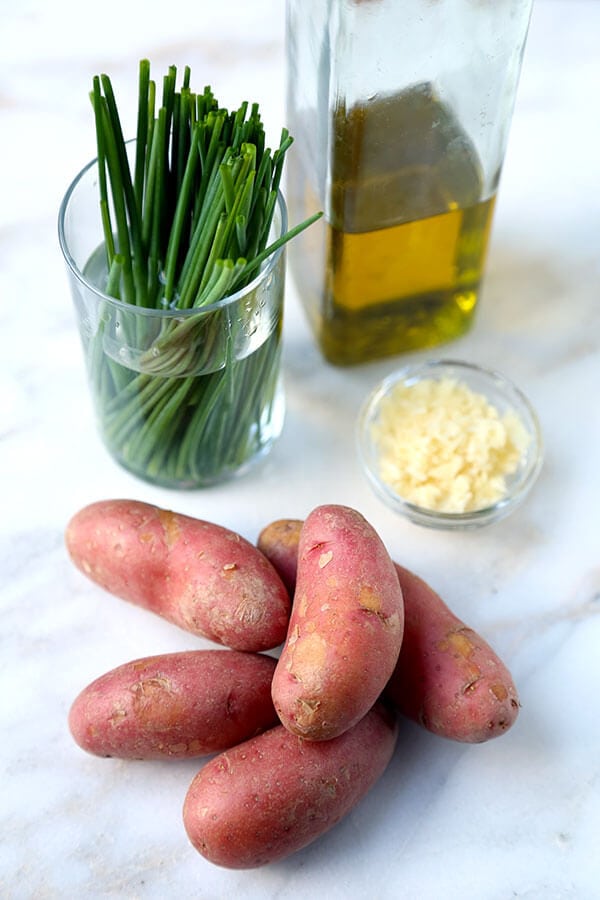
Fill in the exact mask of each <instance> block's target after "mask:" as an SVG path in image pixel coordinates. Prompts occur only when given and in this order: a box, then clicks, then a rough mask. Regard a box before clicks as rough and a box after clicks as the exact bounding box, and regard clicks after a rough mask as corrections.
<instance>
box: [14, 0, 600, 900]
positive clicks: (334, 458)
mask: <svg viewBox="0 0 600 900" xmlns="http://www.w3.org/2000/svg"><path fill="white" fill-rule="evenodd" d="M282 6H283V4H282V3H281V2H279V0H255V2H253V3H252V4H245V3H234V4H209V3H207V2H200V3H191V2H185V0H172V2H171V3H169V4H168V5H165V4H164V3H160V4H159V3H157V2H154V0H153V2H145V3H142V2H140V0H135V2H131V3H123V2H118V3H117V2H115V0H106V2H104V3H103V4H88V3H78V4H76V3H74V2H67V0H55V2H53V3H52V4H46V3H44V2H42V0H23V2H21V3H18V4H17V3H12V4H8V3H2V9H1V14H0V15H1V19H0V21H1V27H0V134H1V136H2V143H1V146H2V149H1V151H0V154H1V155H0V158H1V160H2V165H1V166H0V198H1V200H0V296H1V300H2V303H1V308H2V341H1V344H2V353H1V356H0V372H1V381H0V472H1V493H0V496H1V507H2V516H1V517H0V531H1V539H0V541H1V543H0V548H1V549H0V566H1V570H0V590H1V616H2V619H1V621H2V625H1V632H0V646H1V651H0V659H1V661H2V664H1V666H0V697H1V701H0V717H1V718H0V724H1V733H2V739H1V741H0V760H1V766H2V800H1V803H0V835H1V836H2V837H1V841H0V895H1V896H2V897H5V898H36V900H38V898H40V900H42V898H43V900H46V898H67V897H85V898H96V897H98V898H104V897H123V898H156V900H158V898H165V897H186V898H187V897H190V898H196V897H197V898H210V900H218V898H229V897H244V898H260V900H266V898H275V897H277V898H308V897H314V896H327V897H328V898H331V900H334V898H342V897H343V898H345V900H347V898H367V897H368V898H371V897H377V898H380V900H381V898H407V900H412V898H415V900H416V898H420V900H459V898H460V900H508V898H513V897H519V898H528V900H558V898H561V900H562V898H575V900H593V898H597V897H599V896H600V853H599V852H598V850H599V847H598V842H599V835H600V753H599V750H600V716H599V715H598V684H599V683H600V652H599V651H600V616H599V615H598V613H599V612H600V528H599V524H598V523H599V517H598V508H599V501H600V495H599V482H598V462H597V461H598V454H599V452H600V425H599V422H600V414H599V409H598V395H599V393H600V265H599V261H600V242H599V235H600V200H599V197H600V167H599V164H598V147H599V146H600V125H599V123H600V119H599V118H598V115H597V88H598V84H599V83H600V62H599V57H598V35H599V34H600V2H596V0H587V2H586V0H536V4H535V9H534V14H533V19H532V23H531V29H530V35H529V41H528V45H527V50H526V55H525V62H524V68H523V74H522V78H521V84H520V90H519V96H518V100H517V106H516V111H515V118H514V123H513V128H512V131H511V137H510V143H509V151H508V155H507V160H506V165H505V169H504V175H503V179H502V184H501V190H500V198H499V202H498V207H497V214H496V220H495V227H494V231H493V237H492V245H491V251H490V259H489V267H488V275H487V280H486V285H485V291H484V296H483V301H482V306H481V310H480V314H479V316H478V318H477V322H476V324H475V327H474V328H473V330H472V331H471V333H470V334H469V335H468V336H466V337H464V338H463V339H461V340H459V341H457V342H456V343H454V344H453V345H452V346H451V347H449V348H444V353H445V355H452V356H454V357H460V358H463V359H467V360H471V361H475V362H483V363H487V364H490V365H492V366H494V367H497V368H499V369H501V370H502V371H504V372H506V373H507V374H508V375H510V376H511V377H512V378H513V379H514V380H516V382H517V383H518V384H519V385H520V386H521V387H522V388H523V389H524V390H525V392H526V393H527V394H528V395H529V397H530V398H531V400H532V401H533V403H534V405H535V406H536V408H537V411H538V414H539V417H540V420H541V423H542V427H543V431H544V435H545V443H546V461H545V466H544V469H543V472H542V474H541V477H540V479H539V482H538V484H537V485H536V487H535V489H534V491H533V493H532V494H531V495H530V497H529V499H528V500H527V502H526V504H525V505H524V507H523V508H522V509H521V510H519V511H518V512H517V513H515V514H514V515H513V516H512V517H511V518H509V519H508V520H506V521H504V522H501V523H499V524H497V525H494V526H491V527H490V528H488V529H484V530H481V531H479V532H477V533H462V534H448V533H441V532H431V531H427V530H424V529H422V528H419V527H417V526H414V525H411V524H409V523H406V522H403V521H399V520H398V519H397V518H396V517H395V516H394V514H393V513H391V512H390V511H389V510H387V509H386V508H385V507H383V506H382V504H381V503H380V501H379V500H378V499H377V498H375V497H374V495H373V494H372V493H371V491H370V488H369V486H368V485H367V483H366V481H365V479H364V477H363V476H362V474H361V472H360V470H359V467H358V463H357V459H356V455H355V451H354V443H353V427H354V421H355V416H356V412H357V409H358V406H359V404H360V401H361V400H362V398H363V396H364V395H365V394H366V392H367V391H368V390H370V389H371V387H372V386H373V385H374V384H375V382H376V381H378V380H379V378H380V377H382V376H383V375H384V374H387V373H388V372H389V371H391V370H392V369H393V368H394V367H395V366H396V365H397V364H398V360H387V361H385V362H381V363H375V364H372V365H369V366H364V367H361V368H358V369H352V370H336V369H334V368H332V367H330V366H328V365H327V364H325V363H324V362H323V361H322V360H321V358H320V357H319V354H318V352H317V350H316V349H315V346H314V344H313V342H312V338H311V336H310V334H309V332H308V329H307V326H306V323H305V321H304V318H303V315H302V313H301V311H300V308H299V304H298V299H297V296H296V293H295V289H294V285H293V284H292V283H289V284H288V293H287V314H286V323H285V334H284V337H285V352H284V372H285V382H286V391H287V418H286V424H285V428H284V433H283V435H282V437H281V439H280V441H279V442H278V444H277V445H276V447H275V448H274V450H273V452H272V454H271V455H270V456H269V458H268V459H267V460H266V461H265V463H264V465H262V466H261V467H260V468H259V469H256V470H255V471H254V472H252V473H251V474H249V475H248V476H247V477H245V478H244V479H241V480H239V481H237V482H235V483H230V484H227V485H223V486H220V487H215V488H212V489H210V490H206V491H202V492H192V493H175V492H171V491H167V490H163V489H159V488H152V487H150V486H148V485H146V484H144V483H142V482H140V481H137V480H136V479H134V478H133V477H131V476H130V475H128V474H127V473H126V472H124V471H122V470H121V469H120V468H119V467H118V466H117V465H116V464H115V463H113V461H112V460H111V459H110V458H109V457H108V456H107V454H106V452H105V451H104V449H103V447H102V445H101V444H100V441H99V439H98V436H97V434H96V431H95V425H94V421H93V418H92V414H91V408H90V403H89V397H88V392H87V387H86V384H85V379H84V373H83V360H82V355H81V350H80V345H79V339H78V336H77V333H76V329H75V322H74V316H73V310H72V307H71V299H70V296H69V292H68V284H67V279H66V275H65V272H64V268H63V262H62V258H61V256H60V251H59V248H58V243H57V237H56V216H57V210H58V206H59V203H60V200H61V197H62V194H63V192H64V190H65V188H66V186H67V184H68V182H69V181H70V179H71V177H72V176H73V175H74V174H75V172H76V171H77V170H78V169H79V168H80V167H81V166H82V165H83V163H85V162H86V161H87V160H88V159H89V158H90V157H91V156H92V155H93V151H94V147H93V141H94V137H93V129H92V119H91V113H90V107H89V103H88V99H87V92H88V89H89V86H90V83H91V77H92V75H93V74H95V73H97V72H100V71H107V72H109V73H110V74H111V75H112V77H113V79H114V80H115V82H116V84H117V87H118V89H119V90H120V96H121V97H122V104H123V110H124V115H125V116H127V115H128V114H133V108H134V92H133V85H134V80H135V72H136V68H137V61H138V59H139V58H140V57H142V56H148V57H149V58H150V59H151V60H152V62H153V66H154V71H155V72H162V71H164V70H165V69H166V67H167V66H168V65H169V64H170V63H172V62H175V63H177V64H179V65H181V66H183V65H184V64H186V63H189V64H190V65H191V66H192V72H193V74H194V76H195V78H196V79H197V80H198V81H201V82H210V83H212V84H213V86H214V87H215V89H216V90H217V92H218V93H219V94H220V96H221V97H222V98H223V102H224V103H226V104H229V103H231V104H233V103H236V102H238V101H239V100H240V99H242V98H241V97H240V93H239V91H240V86H241V90H242V92H243V95H244V96H248V97H250V98H251V99H254V98H256V99H259V100H260V102H261V106H262V109H263V114H264V118H265V121H266V123H267V129H272V133H273V134H278V132H279V128H280V125H281V123H282V121H283V80H282V72H283V41H282V39H283V21H282ZM424 356H425V354H414V355H413V356H412V357H410V358H417V359H420V358H423V357H424ZM119 496H120V497H134V498H136V499H141V500H147V501H150V502H155V503H158V504H160V505H162V506H167V507H171V508H173V509H176V510H178V511H181V512H186V513H189V514H191V515H196V516H199V517H201V518H207V519H211V520H213V521H215V522H218V523H220V524H223V525H227V526H229V527H231V528H234V529H235V530H236V531H239V532H240V533H241V534H243V535H244V536H245V537H247V538H249V539H250V540H255V539H256V536H257V535H258V532H259V530H260V529H261V527H262V526H263V525H264V524H265V523H266V522H268V521H270V520H271V519H275V518H279V517H282V516H294V517H302V516H304V515H306V513H307V512H308V511H309V510H310V509H311V508H313V507H314V506H316V505H318V504H320V503H324V502H334V503H347V504H349V505H352V506H355V507H356V508H357V509H359V510H361V511H362V512H363V513H364V515H366V516H367V518H369V519H370V521H371V522H372V523H373V524H374V525H375V527H376V528H377V529H378V530H379V532H380V534H381V535H382V537H383V538H384V540H385V542H386V544H387V545H388V548H389V549H390V552H391V554H392V556H394V557H395V558H396V559H398V560H399V561H401V562H403V563H404V564H406V565H407V566H409V567H412V568H413V569H414V570H416V571H417V572H419V573H420V574H421V575H422V576H423V577H425V578H426V579H427V580H429V581H430V583H431V584H432V585H433V586H434V587H435V588H436V589H437V590H438V591H439V592H440V593H441V594H442V596H443V597H444V598H445V600H446V601H447V603H449V604H450V606H452V608H453V609H454V610H455V611H456V612H457V613H458V614H459V615H460V616H461V617H462V618H464V619H465V620H466V621H467V622H468V623H469V624H471V625H472V626H474V627H475V628H477V629H478V630H479V631H480V632H481V633H482V634H483V635H484V636H485V637H486V638H487V639H488V640H489V641H491V643H492V644H493V645H494V646H495V647H496V649H497V650H498V651H499V652H500V653H501V655H502V656H503V657H504V658H505V660H506V661H507V662H508V664H509V666H510V667H511V670H512V672H513V674H514V677H515V680H516V682H517V685H518V688H519V691H520V696H521V702H522V710H521V713H520V716H519V719H518V721H517V723H516V725H515V726H514V728H513V729H512V730H511V731H510V732H509V733H508V734H506V735H505V736H503V737H502V738H500V739H498V740H496V741H492V742H490V743H488V744H485V745H480V746H463V745H457V744H453V743H451V742H449V741H444V740H442V739H440V738H435V737H433V736H432V735H429V734H427V733H425V732H423V731H422V730H420V729H419V728H417V726H413V725H411V724H408V723H403V724H402V726H401V731H400V737H399V742H398V747H397V751H396V753H395V756H394V758H393V761H392V762H391V764H390V767H389V769H388V770H387V772H386V773H385V775H384V776H383V778H382V779H381V781H380V782H379V783H378V784H377V785H376V787H375V788H374V789H373V790H372V792H371V793H370V794H369V795H368V796H367V798H366V799H365V800H364V802H362V803H361V804H360V806H359V807H357V808H356V809H355V810H354V811H353V812H352V813H351V814H350V815H349V816H348V817H347V818H346V819H345V820H344V821H343V822H342V823H340V824H339V825H338V826H337V827H336V828H335V829H334V830H333V831H331V832H330V833H329V834H328V835H326V836H325V837H323V838H322V839H321V840H319V841H318V842H316V843H314V844H313V845H312V846H310V847H309V848H307V849H305V850H303V851H301V852H299V853H298V854H296V855H295V856H293V857H291V858H289V859H288V860H287V861H285V862H282V863H279V864H277V865H273V866H271V867H267V868H264V869H260V870H254V871H250V872H232V871H228V870H225V869H219V868H216V867H214V866H212V865H210V864H209V863H207V862H206V861H204V860H203V859H202V858H201V857H200V856H199V855H198V854H197V853H196V852H195V851H194V850H193V848H192V847H191V845H190V844H189V842H188V840H187V838H186V835H185V833H184V830H183V826H182V821H181V806H182V801H183V798H184V795H185V792H186V790H187V787H188V784H189V782H190V781H191V778H192V776H193V775H194V774H195V772H196V771H197V769H198V768H199V767H200V763H199V762H198V761H191V762H184V763H174V764H166V763H164V764H161V763H132V762H119V761H115V760H101V759H96V758H94V757H91V756H88V755H86V754H84V753H83V752H82V751H81V750H80V749H79V748H78V747H77V746H76V745H75V744H74V743H73V741H72V740H71V738H70V735H69V733H68V729H67V724H66V722H67V712H68V709H69V706H70V704H71V702H72V700H73V699H74V697H75V695H76V694H77V693H78V692H79V690H80V689H81V688H82V687H83V686H84V685H85V684H87V683H88V682H89V681H91V680H92V679H93V678H95V677H96V676H97V675H99V674H101V673H102V672H104V671H106V670H108V669H109V668H112V667H113V666H115V665H118V664H119V663H121V662H125V661H127V660H129V659H133V658H135V657H139V656H143V655H147V654H151V653H158V652H163V651H170V650H178V649H186V648H193V647H197V646H198V642H197V641H196V640H195V639H193V638H192V637H191V636H189V635H186V634H185V633H184V632H180V631H178V630H177V629H176V628H174V627H172V626H170V625H168V624H167V623H165V622H162V621H160V620H157V619H155V618H153V617H152V616H151V615H150V614H148V613H145V612H143V611H141V610H138V609H136V608H133V607H131V606H129V605H127V604H124V603H122V602H121V601H119V600H116V599H115V598H113V597H111V596H109V595H107V594H105V593H104V592H102V591H101V590H100V589H99V588H96V587H95V586H94V585H92V584H91V583H89V582H87V581H86V580H85V579H84V578H83V576H81V575H80V574H79V573H78V572H77V571H75V570H74V569H73V567H72V566H71V564H70V563H69V561H68V559H67V557H66V553H65V550H64V546H63V531H64V527H65V524H66V522H67V520H68V518H69V517H70V516H71V515H72V514H73V513H74V512H75V511H76V510H77V509H78V508H79V507H80V506H82V505H84V504H85V503H88V502H90V501H93V500H96V499H101V498H107V497H119Z"/></svg>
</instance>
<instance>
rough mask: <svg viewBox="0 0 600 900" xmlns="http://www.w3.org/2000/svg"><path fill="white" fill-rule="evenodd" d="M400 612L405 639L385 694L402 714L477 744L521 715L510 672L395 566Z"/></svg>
mask: <svg viewBox="0 0 600 900" xmlns="http://www.w3.org/2000/svg"><path fill="white" fill-rule="evenodd" d="M396 569H397V572H398V578H399V580H400V583H401V585H402V592H403V595H404V607H405V630H404V642H403V644H402V649H401V651H400V656H399V659H398V663H397V665H396V668H395V669H394V673H393V675H392V677H391V679H390V681H389V682H388V684H387V686H386V690H385V695H386V696H387V698H388V699H389V700H390V701H391V702H392V703H393V704H394V705H395V706H396V708H397V709H398V710H399V712H401V713H402V714H403V715H405V716H407V717H408V718H410V719H413V720H414V721H416V722H418V723H420V724H421V725H423V727H424V728H427V729H428V730H429V731H432V732H433V733H434V734H437V735H440V736H441V737H446V738H450V739H451V740H455V741H462V742H465V743H482V742H483V741H487V740H489V739H490V738H494V737H498V736H499V735H501V734H504V732H506V731H507V730H508V729H509V728H510V727H511V725H513V724H514V722H515V720H516V718H517V716H518V713H519V698H518V695H517V690H516V688H515V685H514V683H513V680H512V677H511V675H510V672H509V671H508V669H507V668H506V666H505V665H504V663H503V662H502V661H501V660H500V659H499V657H498V656H497V654H496V653H495V652H494V650H492V648H491V647H490V645H489V644H488V643H487V642H486V641H485V640H484V639H483V638H482V637H480V635H478V634H477V633H476V632H475V631H473V629H471V628H468V627H467V626H466V625H465V624H464V622H462V621H461V620H460V619H459V618H457V616H455V615H454V613H452V612H451V610H450V609H449V608H448V607H447V606H446V604H445V603H444V602H443V601H442V599H441V598H440V597H439V596H438V595H437V594H436V593H435V591H433V590H432V589H431V588H430V587H429V585H428V584H426V582H424V581H423V580H422V579H421V578H419V577H418V576H417V575H414V574H413V573H412V572H410V571H409V570H408V569H405V568H403V567H402V566H399V565H396Z"/></svg>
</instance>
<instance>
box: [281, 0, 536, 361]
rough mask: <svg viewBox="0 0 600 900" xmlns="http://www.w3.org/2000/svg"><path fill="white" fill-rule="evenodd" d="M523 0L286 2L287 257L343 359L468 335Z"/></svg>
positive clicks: (317, 322) (527, 6) (522, 26)
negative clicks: (294, 226)
mask: <svg viewBox="0 0 600 900" xmlns="http://www.w3.org/2000/svg"><path fill="white" fill-rule="evenodd" d="M531 6H532V0H402V2H399V0H287V3H286V55H287V124H288V127H289V130H290V132H291V134H292V135H293V136H294V138H295V143H294V145H293V147H292V148H291V150H290V152H289V154H288V159H287V166H288V168H287V198H288V205H289V207H290V214H291V219H292V220H293V221H295V220H298V221H300V220H302V219H303V218H305V217H306V216H307V215H310V214H311V213H313V212H315V211H317V210H319V209H322V210H324V213H325V215H324V217H323V219H321V220H320V222H318V223H317V224H316V225H314V226H313V227H312V228H310V229H308V230H307V231H306V232H304V234H302V235H300V236H299V237H298V238H297V239H296V240H295V241H294V242H293V246H292V247H291V248H290V252H289V258H290V264H291V270H292V274H293V277H294V280H295V282H296V285H297V287H298V290H299V293H300V296H301V298H302V302H303V305H304V307H305V309H306V312H307V315H308V318H309V321H310V323H311V326H312V328H313V331H314V333H315V337H316V339H317V341H318V344H319V346H320V348H321V350H322V352H323V354H324V356H325V358H326V359H327V360H329V361H330V362H332V363H334V364H338V365H349V364H355V363H360V362H363V361H367V360H371V359H376V358H380V357H384V356H387V355H390V354H397V353H401V352H404V351H410V350H417V349H422V348H425V347H431V346H435V345H437V344H440V343H443V342H446V341H449V340H451V339H454V338H456V337H458V336H459V335H461V334H463V333H464V332H465V331H466V330H467V329H468V328H469V326H470V325H471V323H472V320H473V316H474V313H475V309H476V306H477V302H478V298H479V294H480V286H481V280H482V274H483V271H484V264H485V257H486V249H487V245H488V238H489V234H490V226H491V222H492V217H493V211H494V202H495V199H496V194H497V190H498V183H499V180H500V173H501V169H502V163H503V160H504V154H505V150H506V143H507V137H508V130H509V125H510V119H511V116H512V111H513V106H514V100H515V93H516V89H517V83H518V78H519V72H520V68H521V60H522V56H523V50H524V46H525V41H526V36H527V30H528V26H529V19H530V14H531Z"/></svg>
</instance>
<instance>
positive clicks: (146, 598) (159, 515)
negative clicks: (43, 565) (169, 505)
mask: <svg viewBox="0 0 600 900" xmlns="http://www.w3.org/2000/svg"><path fill="white" fill-rule="evenodd" d="M66 544H67V549H68V551H69V554H70V556H71V558H72V560H73V562H74V563H75V565H76V566H77V567H78V568H79V569H80V570H81V571H82V572H84V573H85V574H86V575H87V576H88V577H89V578H91V579H92V580H93V581H95V582H96V583H97V584H99V585H100V586H101V587H103V588H105V589H106V590H108V591H110V592H111V593H112V594H116V595H117V596H118V597H121V598H122V599H124V600H128V601H130V602H131V603H135V604H137V605H138V606H142V607H144V608H145V609H148V610H150V611H152V612H154V613H157V614H158V615H160V616H163V617H164V618H165V619H167V620H168V621H169V622H172V623H173V624H175V625H178V626H179V627H180V628H183V629H185V630H186V631H190V632H192V633H194V634H197V635H201V636H203V637H206V638H208V639H209V640H212V641H216V642H217V643H220V644H224V645H225V646H227V647H231V648H233V649H235V650H244V651H260V650H269V649H272V648H273V647H277V646H279V644H281V643H282V642H283V641H284V639H285V636H286V631H287V625H288V620H289V615H290V605H291V603H290V597H289V594H288V592H287V590H286V588H285V585H284V584H283V582H282V581H281V578H280V577H279V575H278V574H277V572H276V571H275V569H274V568H273V566H272V565H271V563H270V562H269V561H268V560H267V558H266V557H265V556H264V554H262V553H261V552H260V551H259V550H258V549H257V548H256V547H254V546H253V545H252V544H251V543H250V542H249V541H246V540H245V539H244V538H243V537H241V536H240V535H239V534H236V533H235V532H233V531H230V530H229V529H227V528H223V527H222V526H220V525H215V524H213V523H211V522H205V521H202V520H200V519H195V518H191V517H190V516H184V515H180V514H178V513H175V512H171V511H169V510H164V509H160V508H159V507H157V506H151V505H150V504H148V503H141V502H139V501H136V500H105V501H100V502H98V503H92V504H91V505H90V506H86V507H85V508H84V509H82V510H80V512H78V513H77V514H76V515H75V516H74V517H73V518H72V519H71V521H70V522H69V524H68V526H67V529H66Z"/></svg>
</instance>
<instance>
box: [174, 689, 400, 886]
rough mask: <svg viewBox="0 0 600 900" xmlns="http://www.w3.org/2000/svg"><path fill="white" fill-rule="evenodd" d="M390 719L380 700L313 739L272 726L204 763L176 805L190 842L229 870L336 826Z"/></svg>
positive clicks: (373, 777)
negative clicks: (332, 734) (350, 724)
mask: <svg viewBox="0 0 600 900" xmlns="http://www.w3.org/2000/svg"><path fill="white" fill-rule="evenodd" d="M396 735H397V731H396V723H395V720H394V717H393V716H391V715H390V713H389V711H387V710H385V709H384V708H383V707H382V706H381V704H378V705H377V706H376V707H374V708H373V709H372V710H371V711H370V712H369V713H367V715H366V716H365V717H364V718H363V719H362V720H361V721H360V722H359V723H358V724H357V725H355V726H354V728H352V729H350V730H348V731H346V732H345V733H344V734H343V735H341V736H340V737H338V738H335V739H334V740H331V741H325V742H320V743H315V742H313V741H305V740H303V739H302V738H299V737H297V736H296V735H293V734H291V733H290V732H289V731H288V730H287V729H285V728H284V727H283V726H281V725H279V726H277V727H275V728H272V729H271V730H270V731H266V732H265V733H264V734H262V735H260V736H259V737H256V738H253V739H252V740H249V741H246V742H245V743H243V744H239V745H238V746H237V747H234V748H233V749H232V750H228V751H226V752H225V753H223V754H221V755H220V756H217V757H215V758H214V759H212V760H210V761H209V762H208V763H207V764H206V765H205V766H204V768H202V769H201V770H200V772H199V773H198V774H197V775H196V777H195V778H194V780H193V781H192V784H191V785H190V788H189V791H188V793H187V796H186V799H185V802H184V807H183V821H184V825H185V828H186V831H187V834H188V837H189V839H190V841H191V842H192V844H193V846H194V847H195V848H196V850H198V852H199V853H201V854H202V855H203V856H204V857H206V859H208V860H210V862H212V863H214V864H215V865H218V866H225V867H227V868H231V869H251V868H256V867H258V866H263V865H267V864H268V863H273V862H276V861H277V860H281V859H283V858H284V857H286V856H289V855H290V854H292V853H295V852H296V851H298V850H300V849H301V848H302V847H305V846H306V845H307V844H309V843H311V841H314V840H315V839H316V838H318V837H319V836H320V835H322V834H323V833H324V832H326V831H328V830H329V829H330V828H332V827H333V826H334V825H336V824H337V823H338V822H339V821H340V819H341V818H342V817H343V816H344V815H346V814H347V813H348V812H349V811H350V810H351V809H352V808H353V807H354V806H355V805H356V804H357V803H358V802H359V800H361V799H362V797H364V795H365V794H366V793H367V792H368V791H369V790H370V788H371V787H372V786H373V785H374V784H375V782H376V781H377V779H378V778H379V777H380V776H381V775H382V774H383V772H384V770H385V768H386V766H387V764H388V762H389V761H390V759H391V757H392V754H393V751H394V746H395V743H396Z"/></svg>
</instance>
